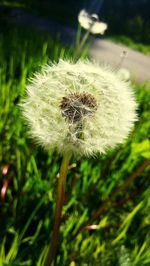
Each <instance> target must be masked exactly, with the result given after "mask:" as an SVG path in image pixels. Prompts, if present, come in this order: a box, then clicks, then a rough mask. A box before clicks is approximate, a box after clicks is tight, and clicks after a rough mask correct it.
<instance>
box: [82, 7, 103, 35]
mask: <svg viewBox="0 0 150 266" xmlns="http://www.w3.org/2000/svg"><path fill="white" fill-rule="evenodd" d="M78 21H79V23H80V25H81V27H83V28H84V29H86V30H89V31H90V32H91V33H93V34H104V32H105V30H106V29H107V24H106V23H104V22H101V21H100V20H99V17H98V15H97V14H92V15H89V14H88V13H87V12H86V11H85V10H84V9H83V10H81V11H80V13H79V15H78Z"/></svg>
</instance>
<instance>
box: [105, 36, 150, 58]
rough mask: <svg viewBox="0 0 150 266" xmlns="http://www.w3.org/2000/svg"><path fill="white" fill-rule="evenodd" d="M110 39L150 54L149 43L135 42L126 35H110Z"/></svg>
mask: <svg viewBox="0 0 150 266" xmlns="http://www.w3.org/2000/svg"><path fill="white" fill-rule="evenodd" d="M109 38H110V39H111V40H113V41H114V42H116V43H120V44H123V45H126V46H128V47H130V48H132V49H134V50H137V51H139V52H141V53H143V54H146V55H150V45H148V44H147V45H146V44H142V43H137V42H135V41H133V40H132V39H131V38H129V37H127V36H121V35H120V36H111V37H109Z"/></svg>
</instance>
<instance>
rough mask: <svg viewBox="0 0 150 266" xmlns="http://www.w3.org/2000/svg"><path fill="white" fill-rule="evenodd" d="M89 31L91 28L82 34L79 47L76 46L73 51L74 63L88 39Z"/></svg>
mask: <svg viewBox="0 0 150 266" xmlns="http://www.w3.org/2000/svg"><path fill="white" fill-rule="evenodd" d="M90 30H91V28H90V29H89V30H88V31H87V32H86V33H85V34H84V36H83V38H82V39H81V42H80V43H79V45H78V46H77V49H76V51H75V54H74V59H75V61H77V60H78V59H79V57H80V52H81V49H82V48H83V46H84V44H85V42H86V40H87V39H88V37H89V34H90Z"/></svg>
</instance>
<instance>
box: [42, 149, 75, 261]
mask: <svg viewBox="0 0 150 266" xmlns="http://www.w3.org/2000/svg"><path fill="white" fill-rule="evenodd" d="M71 156H72V153H71V152H67V153H66V154H65V155H64V157H63V160H62V164H61V168H60V173H59V179H58V186H57V199H56V210H55V219H54V226H53V235H52V240H51V243H50V248H49V251H48V255H47V258H46V261H45V266H50V265H52V262H53V260H54V258H55V255H56V251H57V246H58V241H59V231H60V224H61V216H62V208H63V203H64V195H65V184H66V177H67V173H68V165H69V162H70V159H71Z"/></svg>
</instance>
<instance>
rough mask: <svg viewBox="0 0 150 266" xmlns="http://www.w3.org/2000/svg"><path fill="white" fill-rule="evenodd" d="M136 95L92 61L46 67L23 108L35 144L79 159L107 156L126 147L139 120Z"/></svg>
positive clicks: (127, 85) (124, 83) (29, 90)
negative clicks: (84, 156) (127, 138)
mask: <svg viewBox="0 0 150 266" xmlns="http://www.w3.org/2000/svg"><path fill="white" fill-rule="evenodd" d="M135 109H136V103H135V100H134V95H133V91H132V90H131V88H130V85H129V83H128V82H126V81H125V80H124V78H123V79H122V77H121V75H119V74H118V73H117V72H115V71H113V70H111V69H110V68H109V67H105V66H103V67H102V66H100V65H98V64H96V63H91V62H89V61H86V62H83V61H78V62H77V63H71V62H68V61H62V60H60V61H59V63H58V64H53V65H51V66H49V65H47V66H45V67H44V68H43V70H42V72H41V73H38V74H36V75H35V77H34V78H33V79H32V81H31V83H30V84H29V85H28V87H27V96H26V98H25V99H24V103H23V114H24V116H25V117H26V119H27V121H28V123H29V125H30V132H31V135H32V136H33V137H34V139H36V140H37V142H38V143H39V144H41V145H42V146H44V147H45V148H46V149H51V148H54V149H56V150H57V151H58V152H59V153H61V154H63V153H65V152H67V151H72V153H73V154H74V155H75V156H76V155H77V156H79V155H80V156H83V155H94V154H97V153H105V152H106V151H107V149H108V148H111V147H115V146H116V145H117V144H119V143H122V142H123V141H124V139H126V137H127V136H128V133H129V132H130V130H131V129H132V127H133V124H134V121H135V120H136V112H135Z"/></svg>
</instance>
